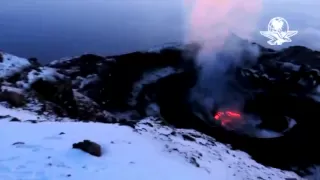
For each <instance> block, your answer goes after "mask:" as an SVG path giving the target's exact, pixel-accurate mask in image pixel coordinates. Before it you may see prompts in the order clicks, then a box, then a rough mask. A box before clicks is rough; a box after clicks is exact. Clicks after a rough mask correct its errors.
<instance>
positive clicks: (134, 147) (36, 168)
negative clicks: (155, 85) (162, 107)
mask: <svg viewBox="0 0 320 180" xmlns="http://www.w3.org/2000/svg"><path fill="white" fill-rule="evenodd" d="M14 111H15V110H12V109H11V110H6V108H5V107H1V110H0V115H8V114H11V115H16V116H17V117H19V118H24V117H27V119H28V118H31V117H30V116H33V115H32V113H31V114H30V113H29V112H27V111H16V113H15V114H14V113H12V112H14ZM0 128H1V131H0V139H1V144H0V149H1V152H2V153H1V154H0V179H2V180H16V179H23V180H27V179H30V180H31V179H32V180H36V179H39V180H40V179H41V180H60V179H61V180H62V179H70V180H71V179H74V180H82V179H83V180H86V179H94V180H103V179H112V180H113V179H114V180H115V179H121V180H133V179H137V180H157V179H159V180H163V179H168V180H170V179H172V180H176V179H184V180H188V179H189V180H195V179H201V180H206V179H208V180H212V179H217V180H233V179H234V180H242V179H243V180H248V179H252V180H256V179H270V180H284V179H285V178H289V177H291V178H298V176H297V175H296V174H294V173H292V172H285V171H281V170H278V169H274V168H268V167H264V166H262V165H260V164H258V163H256V162H255V161H253V160H251V159H250V157H249V156H248V155H247V154H246V153H243V152H239V151H233V150H230V148H229V147H228V146H225V145H223V144H221V143H218V142H215V140H214V139H212V138H210V137H208V136H205V135H203V134H200V133H198V132H196V131H191V130H182V129H180V130H176V129H173V128H170V127H167V126H163V125H160V124H159V123H157V121H156V120H155V119H151V118H146V119H144V120H142V121H140V122H139V123H138V124H137V125H136V127H135V128H134V129H132V128H131V127H129V126H120V125H118V124H101V123H79V122H42V123H24V122H9V121H8V120H7V119H2V120H0ZM84 139H89V140H92V141H94V142H97V143H98V144H100V145H101V147H102V152H103V153H102V154H103V155H102V156H101V157H94V156H91V155H89V154H86V153H84V152H82V151H80V150H76V149H72V144H73V143H76V142H79V141H82V140H84Z"/></svg>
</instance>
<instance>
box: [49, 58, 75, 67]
mask: <svg viewBox="0 0 320 180" xmlns="http://www.w3.org/2000/svg"><path fill="white" fill-rule="evenodd" d="M79 57H80V56H73V57H65V58H61V59H57V60H54V61H52V62H50V63H49V66H54V65H57V64H63V63H67V62H68V61H70V60H72V59H76V58H79Z"/></svg>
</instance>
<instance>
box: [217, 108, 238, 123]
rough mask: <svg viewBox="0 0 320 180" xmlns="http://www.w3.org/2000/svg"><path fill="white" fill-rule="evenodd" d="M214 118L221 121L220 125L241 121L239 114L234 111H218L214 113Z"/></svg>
mask: <svg viewBox="0 0 320 180" xmlns="http://www.w3.org/2000/svg"><path fill="white" fill-rule="evenodd" d="M214 119H215V120H217V121H221V125H222V126H228V125H230V124H236V123H237V124H239V123H241V122H242V116H241V114H240V113H238V112H234V111H219V112H217V113H216V114H215V116H214Z"/></svg>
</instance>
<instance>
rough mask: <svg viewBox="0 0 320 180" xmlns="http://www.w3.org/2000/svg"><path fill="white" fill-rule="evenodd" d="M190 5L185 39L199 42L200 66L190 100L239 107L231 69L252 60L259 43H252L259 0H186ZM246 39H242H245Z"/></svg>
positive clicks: (210, 106) (260, 5) (260, 6)
mask: <svg viewBox="0 0 320 180" xmlns="http://www.w3.org/2000/svg"><path fill="white" fill-rule="evenodd" d="M185 3H188V5H190V6H191V12H190V16H189V18H188V26H187V27H188V28H187V32H186V34H185V42H186V43H198V44H201V47H202V49H201V50H200V53H199V55H198V57H197V63H198V66H200V67H201V71H200V74H199V79H198V84H197V85H196V87H195V88H194V89H193V92H192V98H191V99H192V100H193V101H197V104H199V103H200V104H202V105H203V106H205V107H206V108H207V109H212V108H214V107H213V106H214V104H219V105H222V106H223V105H224V106H226V107H231V106H235V107H231V108H238V106H241V101H242V100H241V95H239V93H238V92H237V91H236V90H234V87H231V86H230V81H233V80H234V77H233V75H232V73H230V71H232V68H233V67H235V66H241V65H244V64H245V63H247V62H248V61H255V59H256V56H257V55H258V54H259V50H258V47H255V46H254V45H252V44H251V43H249V41H250V40H252V35H253V33H254V32H255V31H256V23H257V20H258V18H259V13H260V11H261V8H262V0H185ZM244 39H245V40H249V41H245V40H244Z"/></svg>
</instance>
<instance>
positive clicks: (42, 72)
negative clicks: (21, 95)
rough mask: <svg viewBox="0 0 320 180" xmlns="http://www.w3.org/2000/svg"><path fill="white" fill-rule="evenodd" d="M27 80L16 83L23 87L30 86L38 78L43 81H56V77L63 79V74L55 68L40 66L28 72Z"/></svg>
mask: <svg viewBox="0 0 320 180" xmlns="http://www.w3.org/2000/svg"><path fill="white" fill-rule="evenodd" d="M27 78H28V79H27V82H22V81H18V82H17V85H18V86H20V87H23V88H25V89H28V88H30V85H31V84H32V83H34V82H35V81H37V80H39V79H43V80H45V81H56V80H57V79H63V78H64V76H63V75H62V74H60V73H58V72H57V70H56V69H54V68H50V67H46V66H44V67H40V68H39V70H32V71H30V72H29V73H28V76H27Z"/></svg>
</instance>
